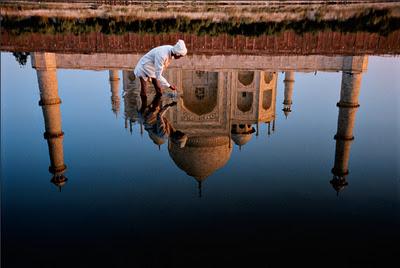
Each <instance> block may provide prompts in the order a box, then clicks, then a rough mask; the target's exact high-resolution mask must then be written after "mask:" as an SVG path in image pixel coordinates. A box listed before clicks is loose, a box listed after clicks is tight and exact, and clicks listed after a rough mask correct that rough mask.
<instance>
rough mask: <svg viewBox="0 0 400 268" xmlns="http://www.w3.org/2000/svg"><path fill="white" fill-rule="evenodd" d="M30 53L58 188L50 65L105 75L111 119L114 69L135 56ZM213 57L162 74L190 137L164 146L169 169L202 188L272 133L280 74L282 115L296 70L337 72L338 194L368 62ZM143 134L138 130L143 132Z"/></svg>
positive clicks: (127, 100)
mask: <svg viewBox="0 0 400 268" xmlns="http://www.w3.org/2000/svg"><path fill="white" fill-rule="evenodd" d="M33 54H34V55H33V60H32V65H33V67H34V68H35V69H36V70H37V75H38V82H39V89H40V92H41V100H40V105H42V109H43V115H44V121H45V129H46V132H45V138H46V139H47V140H48V146H49V152H50V162H51V166H50V171H51V172H52V173H53V174H54V176H53V178H52V182H54V183H55V184H57V185H59V186H62V185H63V184H64V183H65V181H66V178H65V176H64V172H65V170H66V166H65V164H64V156H63V146H62V138H63V134H64V133H63V132H62V130H61V113H60V108H59V107H60V103H61V100H60V99H59V97H58V89H57V77H56V68H78V69H81V68H85V69H96V70H98V69H103V70H104V69H105V70H110V72H109V74H110V79H109V80H110V87H111V95H112V96H111V105H112V111H113V112H114V113H116V114H117V113H118V112H119V109H120V97H119V74H118V71H117V70H118V69H123V70H124V69H125V70H126V69H128V68H126V67H125V66H127V65H129V66H133V65H134V64H132V63H129V61H134V60H135V59H137V58H138V57H139V56H140V55H139V56H134V57H133V58H132V57H128V56H126V57H124V58H119V55H116V56H114V57H111V56H112V55H110V57H108V56H107V55H103V54H101V55H75V56H74V55H66V54H65V55H64V54H53V53H33ZM129 56H131V55H129ZM74 57H76V59H75V58H74ZM85 57H88V59H89V58H90V59H91V60H90V61H89V60H88V61H87V62H89V63H90V64H87V65H85V66H81V65H82V62H84V60H82V59H83V58H85ZM213 57H214V58H213ZM219 57H220V56H211V57H207V58H202V57H201V56H196V55H193V56H189V57H187V58H186V59H185V60H182V62H181V66H179V67H177V66H174V64H171V66H170V69H168V70H167V71H166V72H165V76H166V77H167V79H168V80H169V81H170V82H171V83H173V84H175V85H177V87H178V93H179V96H180V98H179V99H178V102H177V105H176V106H174V107H173V108H171V109H170V110H169V111H168V113H167V115H166V117H167V119H168V121H169V122H170V123H171V124H172V125H173V127H174V128H175V129H178V130H180V131H182V132H184V133H185V134H186V135H187V136H188V139H187V142H186V145H185V146H184V147H183V148H181V147H179V146H177V145H176V144H175V143H173V142H168V152H169V155H170V157H171V158H172V159H173V161H174V162H175V164H176V165H177V166H178V167H179V168H180V169H182V170H183V171H185V172H186V173H187V174H188V175H189V176H192V177H194V178H195V179H196V180H197V181H198V182H199V186H201V182H202V181H204V179H206V178H207V177H208V176H210V175H211V174H213V173H214V172H215V171H216V170H218V169H220V168H221V167H223V166H224V165H225V164H226V163H227V162H228V160H229V159H230V156H231V153H232V147H233V145H234V144H236V145H237V146H239V148H241V147H242V146H244V145H245V144H246V143H248V142H249V141H250V140H251V139H252V136H253V135H258V134H259V127H258V125H259V124H260V123H266V124H268V134H270V132H271V128H270V124H271V123H272V131H274V128H275V116H276V114H275V113H276V94H277V83H278V74H277V72H278V71H284V72H285V78H284V79H283V83H284V100H283V107H282V109H283V112H284V114H285V116H288V115H289V113H290V112H291V109H292V107H291V105H292V95H293V88H294V78H295V75H294V71H307V72H308V71H315V70H322V71H339V70H340V71H342V72H343V74H342V85H341V94H340V101H339V102H338V104H337V105H338V107H339V118H338V128H337V133H336V135H335V139H336V153H335V163H334V167H333V169H332V173H333V174H334V177H333V179H332V180H331V184H332V186H333V187H334V188H335V189H336V190H337V191H339V190H341V189H342V188H343V187H344V186H346V185H347V180H346V176H347V174H348V162H349V155H350V144H351V141H352V140H353V139H354V137H353V134H352V133H353V128H354V122H355V113H356V110H357V107H358V94H359V91H360V81H361V74H362V72H363V71H365V70H366V65H367V58H366V57H342V56H338V57H323V56H299V57H293V56H286V57H285V56H276V57H273V56H269V57H267V56H265V57H263V58H262V59H261V60H260V59H255V56H236V58H235V59H236V60H235V61H234V62H235V63H236V65H235V64H234V62H233V58H232V57H231V56H227V57H225V58H223V59H220V58H219ZM105 58H107V59H108V60H106V59H105ZM264 58H265V59H264ZM118 60H119V62H118ZM124 60H125V61H124ZM213 60H214V62H213ZM116 61H117V62H116ZM127 61H128V62H127ZM104 62H106V64H105V63H104ZM75 63H76V64H77V66H75V65H74V64H75ZM175 64H178V63H176V62H175ZM252 66H254V67H253V68H252ZM129 73H130V71H123V76H122V78H123V79H122V84H123V90H124V114H125V127H128V122H129V125H130V129H131V131H132V124H133V123H135V122H136V121H140V120H139V116H138V110H139V108H140V105H141V101H140V98H139V88H138V81H137V80H134V78H133V77H132V76H130V75H129ZM141 129H142V130H141V131H143V128H141ZM161 144H162V143H160V144H158V145H161Z"/></svg>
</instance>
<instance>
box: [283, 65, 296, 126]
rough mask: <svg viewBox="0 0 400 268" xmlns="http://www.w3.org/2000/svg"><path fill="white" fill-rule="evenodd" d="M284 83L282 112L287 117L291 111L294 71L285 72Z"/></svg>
mask: <svg viewBox="0 0 400 268" xmlns="http://www.w3.org/2000/svg"><path fill="white" fill-rule="evenodd" d="M283 82H284V83H285V92H284V95H285V99H284V100H283V109H282V111H283V113H284V114H285V117H286V118H287V117H288V115H289V114H290V112H291V111H292V109H291V108H292V103H293V102H292V95H293V86H294V72H293V71H289V72H285V79H284V80H283Z"/></svg>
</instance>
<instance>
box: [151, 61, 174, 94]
mask: <svg viewBox="0 0 400 268" xmlns="http://www.w3.org/2000/svg"><path fill="white" fill-rule="evenodd" d="M165 60H166V59H165V58H164V57H162V56H161V55H159V54H156V56H155V59H154V66H155V74H156V79H157V81H159V82H160V84H161V86H163V87H171V85H170V84H169V83H168V81H167V79H165V77H164V76H163V75H162V73H163V70H164V62H165Z"/></svg>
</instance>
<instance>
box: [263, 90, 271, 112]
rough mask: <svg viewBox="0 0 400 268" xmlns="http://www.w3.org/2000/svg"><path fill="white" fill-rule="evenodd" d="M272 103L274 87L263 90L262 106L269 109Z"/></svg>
mask: <svg viewBox="0 0 400 268" xmlns="http://www.w3.org/2000/svg"><path fill="white" fill-rule="evenodd" d="M271 105H272V89H268V90H263V92H262V107H263V109H264V110H268V109H269V108H271Z"/></svg>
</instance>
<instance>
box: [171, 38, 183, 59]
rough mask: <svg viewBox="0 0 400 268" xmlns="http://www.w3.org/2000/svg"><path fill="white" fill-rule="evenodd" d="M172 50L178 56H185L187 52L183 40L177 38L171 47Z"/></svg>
mask: <svg viewBox="0 0 400 268" xmlns="http://www.w3.org/2000/svg"><path fill="white" fill-rule="evenodd" d="M172 52H173V53H174V54H176V55H179V56H185V55H186V53H187V49H186V45H185V41H183V40H181V39H179V40H178V42H177V43H176V44H175V46H174V47H173V48H172Z"/></svg>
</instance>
